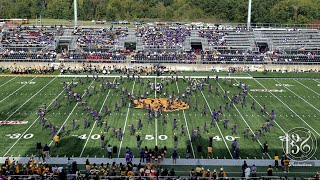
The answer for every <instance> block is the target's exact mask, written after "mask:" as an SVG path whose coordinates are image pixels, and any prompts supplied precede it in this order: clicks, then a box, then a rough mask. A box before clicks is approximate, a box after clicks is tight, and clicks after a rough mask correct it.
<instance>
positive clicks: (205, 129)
mask: <svg viewBox="0 0 320 180" xmlns="http://www.w3.org/2000/svg"><path fill="white" fill-rule="evenodd" d="M203 130H204V131H206V132H207V133H208V132H209V131H208V127H207V123H204V125H203Z"/></svg>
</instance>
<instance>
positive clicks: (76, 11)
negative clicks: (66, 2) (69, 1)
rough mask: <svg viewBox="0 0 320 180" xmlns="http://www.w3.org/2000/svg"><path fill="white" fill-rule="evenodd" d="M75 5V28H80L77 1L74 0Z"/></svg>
mask: <svg viewBox="0 0 320 180" xmlns="http://www.w3.org/2000/svg"><path fill="white" fill-rule="evenodd" d="M73 5H74V27H77V26H78V6H77V0H73Z"/></svg>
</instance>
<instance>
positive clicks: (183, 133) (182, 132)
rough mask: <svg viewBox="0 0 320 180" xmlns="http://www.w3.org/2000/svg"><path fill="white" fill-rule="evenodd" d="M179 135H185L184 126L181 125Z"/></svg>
mask: <svg viewBox="0 0 320 180" xmlns="http://www.w3.org/2000/svg"><path fill="white" fill-rule="evenodd" d="M181 135H186V133H185V131H184V126H183V125H181Z"/></svg>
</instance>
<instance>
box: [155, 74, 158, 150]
mask: <svg viewBox="0 0 320 180" xmlns="http://www.w3.org/2000/svg"><path fill="white" fill-rule="evenodd" d="M156 85H157V77H154V98H157V90H156ZM155 128H156V132H155V134H156V135H155V137H156V138H155V139H156V146H158V120H157V118H155Z"/></svg>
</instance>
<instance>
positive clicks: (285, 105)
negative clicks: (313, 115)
mask: <svg viewBox="0 0 320 180" xmlns="http://www.w3.org/2000/svg"><path fill="white" fill-rule="evenodd" d="M254 80H255V81H256V82H257V83H258V84H260V86H262V87H263V88H264V89H267V88H266V87H265V86H264V85H263V84H261V83H260V82H259V81H258V80H256V79H254ZM269 93H270V94H271V95H272V96H273V97H275V98H276V99H278V101H280V102H281V103H282V104H283V105H285V106H286V107H287V108H288V109H289V110H290V111H291V112H292V113H293V114H295V115H296V116H297V117H298V118H299V119H300V120H301V121H302V122H304V123H305V124H306V125H307V126H308V127H309V128H311V129H312V130H313V131H314V132H315V133H316V134H317V135H318V136H320V134H319V133H318V132H317V131H316V130H314V129H313V128H312V126H310V125H309V124H308V123H307V122H306V121H305V120H303V119H302V118H301V117H300V116H299V115H298V114H297V113H296V112H295V111H293V110H292V109H291V108H290V107H289V106H288V105H287V104H286V103H284V102H283V101H282V100H281V99H279V98H278V97H277V96H276V95H274V94H273V93H272V92H269Z"/></svg>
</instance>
